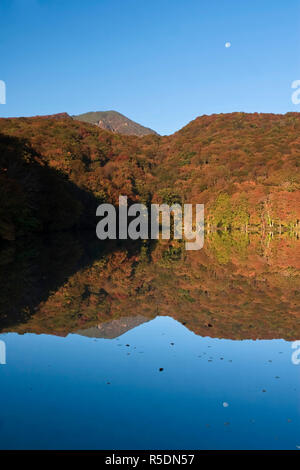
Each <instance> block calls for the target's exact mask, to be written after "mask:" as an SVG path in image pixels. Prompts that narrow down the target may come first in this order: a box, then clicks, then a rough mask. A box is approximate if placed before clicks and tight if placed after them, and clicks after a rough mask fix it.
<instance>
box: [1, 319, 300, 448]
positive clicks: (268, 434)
mask: <svg viewBox="0 0 300 470" xmlns="http://www.w3.org/2000/svg"><path fill="white" fill-rule="evenodd" d="M0 339H2V340H5V342H6V348H7V365H1V366H0V383H1V412H0V446H1V448H7V449H8V448H79V449H81V448H91V449H101V448H104V449H113V448H114V449H139V448H141V449H143V448H145V449H166V448H167V449H176V448H178V449H184V448H186V449H230V448H233V449H246V448H255V449H276V448H279V449H289V448H291V449H296V448H297V446H298V445H300V399H299V392H300V383H299V382H300V380H299V379H300V366H295V365H293V364H292V362H291V355H292V353H293V350H292V348H291V343H288V342H286V341H283V340H272V341H270V340H269V341H231V340H220V339H211V338H202V337H199V336H197V335H195V334H194V333H192V332H190V331H189V330H188V329H186V328H185V327H184V326H182V325H181V324H179V323H177V322H176V321H175V320H173V319H171V318H168V317H157V318H156V319H155V320H153V321H151V322H148V323H145V324H143V325H140V326H138V327H137V328H135V329H133V330H131V331H129V332H127V333H125V334H124V335H123V336H121V337H120V338H117V339H113V340H108V339H93V338H87V337H83V336H79V335H74V334H72V335H69V336H68V337H67V338H58V337H55V336H48V335H39V336H38V335H33V334H26V335H23V336H19V335H17V334H14V333H9V334H2V335H0ZM171 343H174V345H171ZM127 345H129V346H127ZM160 368H163V371H159V369H160Z"/></svg>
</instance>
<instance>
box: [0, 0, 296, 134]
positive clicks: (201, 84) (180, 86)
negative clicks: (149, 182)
mask: <svg viewBox="0 0 300 470" xmlns="http://www.w3.org/2000/svg"><path fill="white" fill-rule="evenodd" d="M299 13H300V0H297V1H296V0H289V1H288V2H285V1H283V0H282V1H280V0H275V1H274V0H263V1H262V0H251V1H241V0H228V1H226V0H205V1H203V0H151V1H148V0H86V1H83V0H60V1H59V0H1V2H0V57H1V62H0V80H4V81H5V82H6V87H7V102H6V104H5V105H0V116H1V117H8V116H31V115H37V114H52V113H59V112H68V113H69V114H78V113H83V112H87V111H97V110H109V109H115V110H117V111H119V112H121V113H123V114H125V115H127V116H128V117H130V118H131V119H133V120H136V121H137V122H140V123H141V124H144V125H146V126H149V127H152V128H153V129H155V130H157V131H158V132H159V133H161V134H169V133H172V132H174V131H176V130H178V129H179V128H181V127H182V126H184V125H185V124H187V123H188V122H189V121H191V120H192V119H194V118H195V117H197V116H199V115H202V114H212V113H220V112H232V111H245V112H255V111H257V112H274V113H285V112H287V111H300V105H298V106H296V105H294V104H293V103H292V101H291V94H292V89H291V83H292V82H293V81H294V80H297V79H300V54H299V45H300V14H299ZM226 41H230V42H231V44H232V46H231V47H230V48H225V43H226Z"/></svg>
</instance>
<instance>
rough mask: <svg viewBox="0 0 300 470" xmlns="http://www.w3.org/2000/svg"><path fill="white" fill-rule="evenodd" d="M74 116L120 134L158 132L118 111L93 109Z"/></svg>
mask: <svg viewBox="0 0 300 470" xmlns="http://www.w3.org/2000/svg"><path fill="white" fill-rule="evenodd" d="M72 118H73V119H75V120H77V121H83V122H88V123H90V124H94V125H96V126H98V127H100V128H101V129H105V130H108V131H111V132H115V133H118V134H126V135H137V136H143V135H149V134H157V132H155V131H153V130H152V129H150V128H149V127H144V126H142V125H141V124H138V123H137V122H134V121H132V120H131V119H129V118H128V117H126V116H124V115H123V114H121V113H118V112H117V111H92V112H89V113H84V114H78V115H75V116H72Z"/></svg>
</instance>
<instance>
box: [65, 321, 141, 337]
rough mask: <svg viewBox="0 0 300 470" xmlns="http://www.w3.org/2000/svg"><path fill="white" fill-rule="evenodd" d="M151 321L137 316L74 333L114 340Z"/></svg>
mask: <svg viewBox="0 0 300 470" xmlns="http://www.w3.org/2000/svg"><path fill="white" fill-rule="evenodd" d="M147 321H149V318H146V317H143V316H142V315H137V316H136V317H122V318H116V319H115V320H111V321H108V322H106V323H99V325H97V326H92V327H90V328H87V329H82V330H77V331H75V332H74V333H75V334H77V335H81V336H87V337H88V338H106V339H113V338H117V337H118V336H121V335H123V334H124V333H126V332H127V331H129V330H132V329H133V328H135V327H136V326H139V325H141V324H142V323H146V322H147Z"/></svg>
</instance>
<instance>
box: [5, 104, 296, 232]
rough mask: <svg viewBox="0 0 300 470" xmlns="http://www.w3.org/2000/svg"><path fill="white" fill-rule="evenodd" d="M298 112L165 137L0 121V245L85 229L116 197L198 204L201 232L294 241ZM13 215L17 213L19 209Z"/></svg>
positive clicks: (205, 122)
mask: <svg viewBox="0 0 300 470" xmlns="http://www.w3.org/2000/svg"><path fill="white" fill-rule="evenodd" d="M299 133H300V113H287V114H285V115H279V114H258V113H254V114H246V113H231V114H216V115H211V116H201V117H199V118H197V119H195V120H194V121H192V122H191V123H189V124H188V125H187V126H185V127H184V128H183V129H181V130H180V131H178V132H176V133H175V134H173V135H170V136H158V135H155V134H149V135H146V136H143V137H137V136H133V135H122V134H116V133H112V132H108V131H106V130H103V129H100V128H99V127H97V126H95V125H93V124H89V123H86V122H82V121H78V120H74V119H72V118H71V117H69V116H65V115H58V116H50V117H33V118H10V119H8V118H2V119H0V238H4V239H5V240H13V239H17V238H20V237H23V236H24V235H25V234H30V233H32V232H36V233H45V232H49V231H50V232H51V231H61V230H69V229H81V228H92V229H94V228H95V225H96V220H95V219H96V218H95V212H96V210H95V208H96V206H97V205H98V204H100V203H101V202H110V203H113V204H118V200H119V195H121V194H122V195H127V196H128V199H129V201H130V202H142V203H144V204H150V203H162V202H165V203H167V204H173V203H176V202H181V203H194V204H195V203H203V204H205V221H206V224H207V228H208V229H212V230H215V229H220V230H225V231H226V230H234V229H237V230H240V231H247V230H252V231H258V232H259V231H260V232H266V231H270V232H273V231H274V230H275V231H276V230H278V231H281V230H285V231H287V232H293V233H295V232H297V233H299V228H300V173H299V162H300V158H299V157H300V139H299ZM20 208H22V211H21V210H20Z"/></svg>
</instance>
